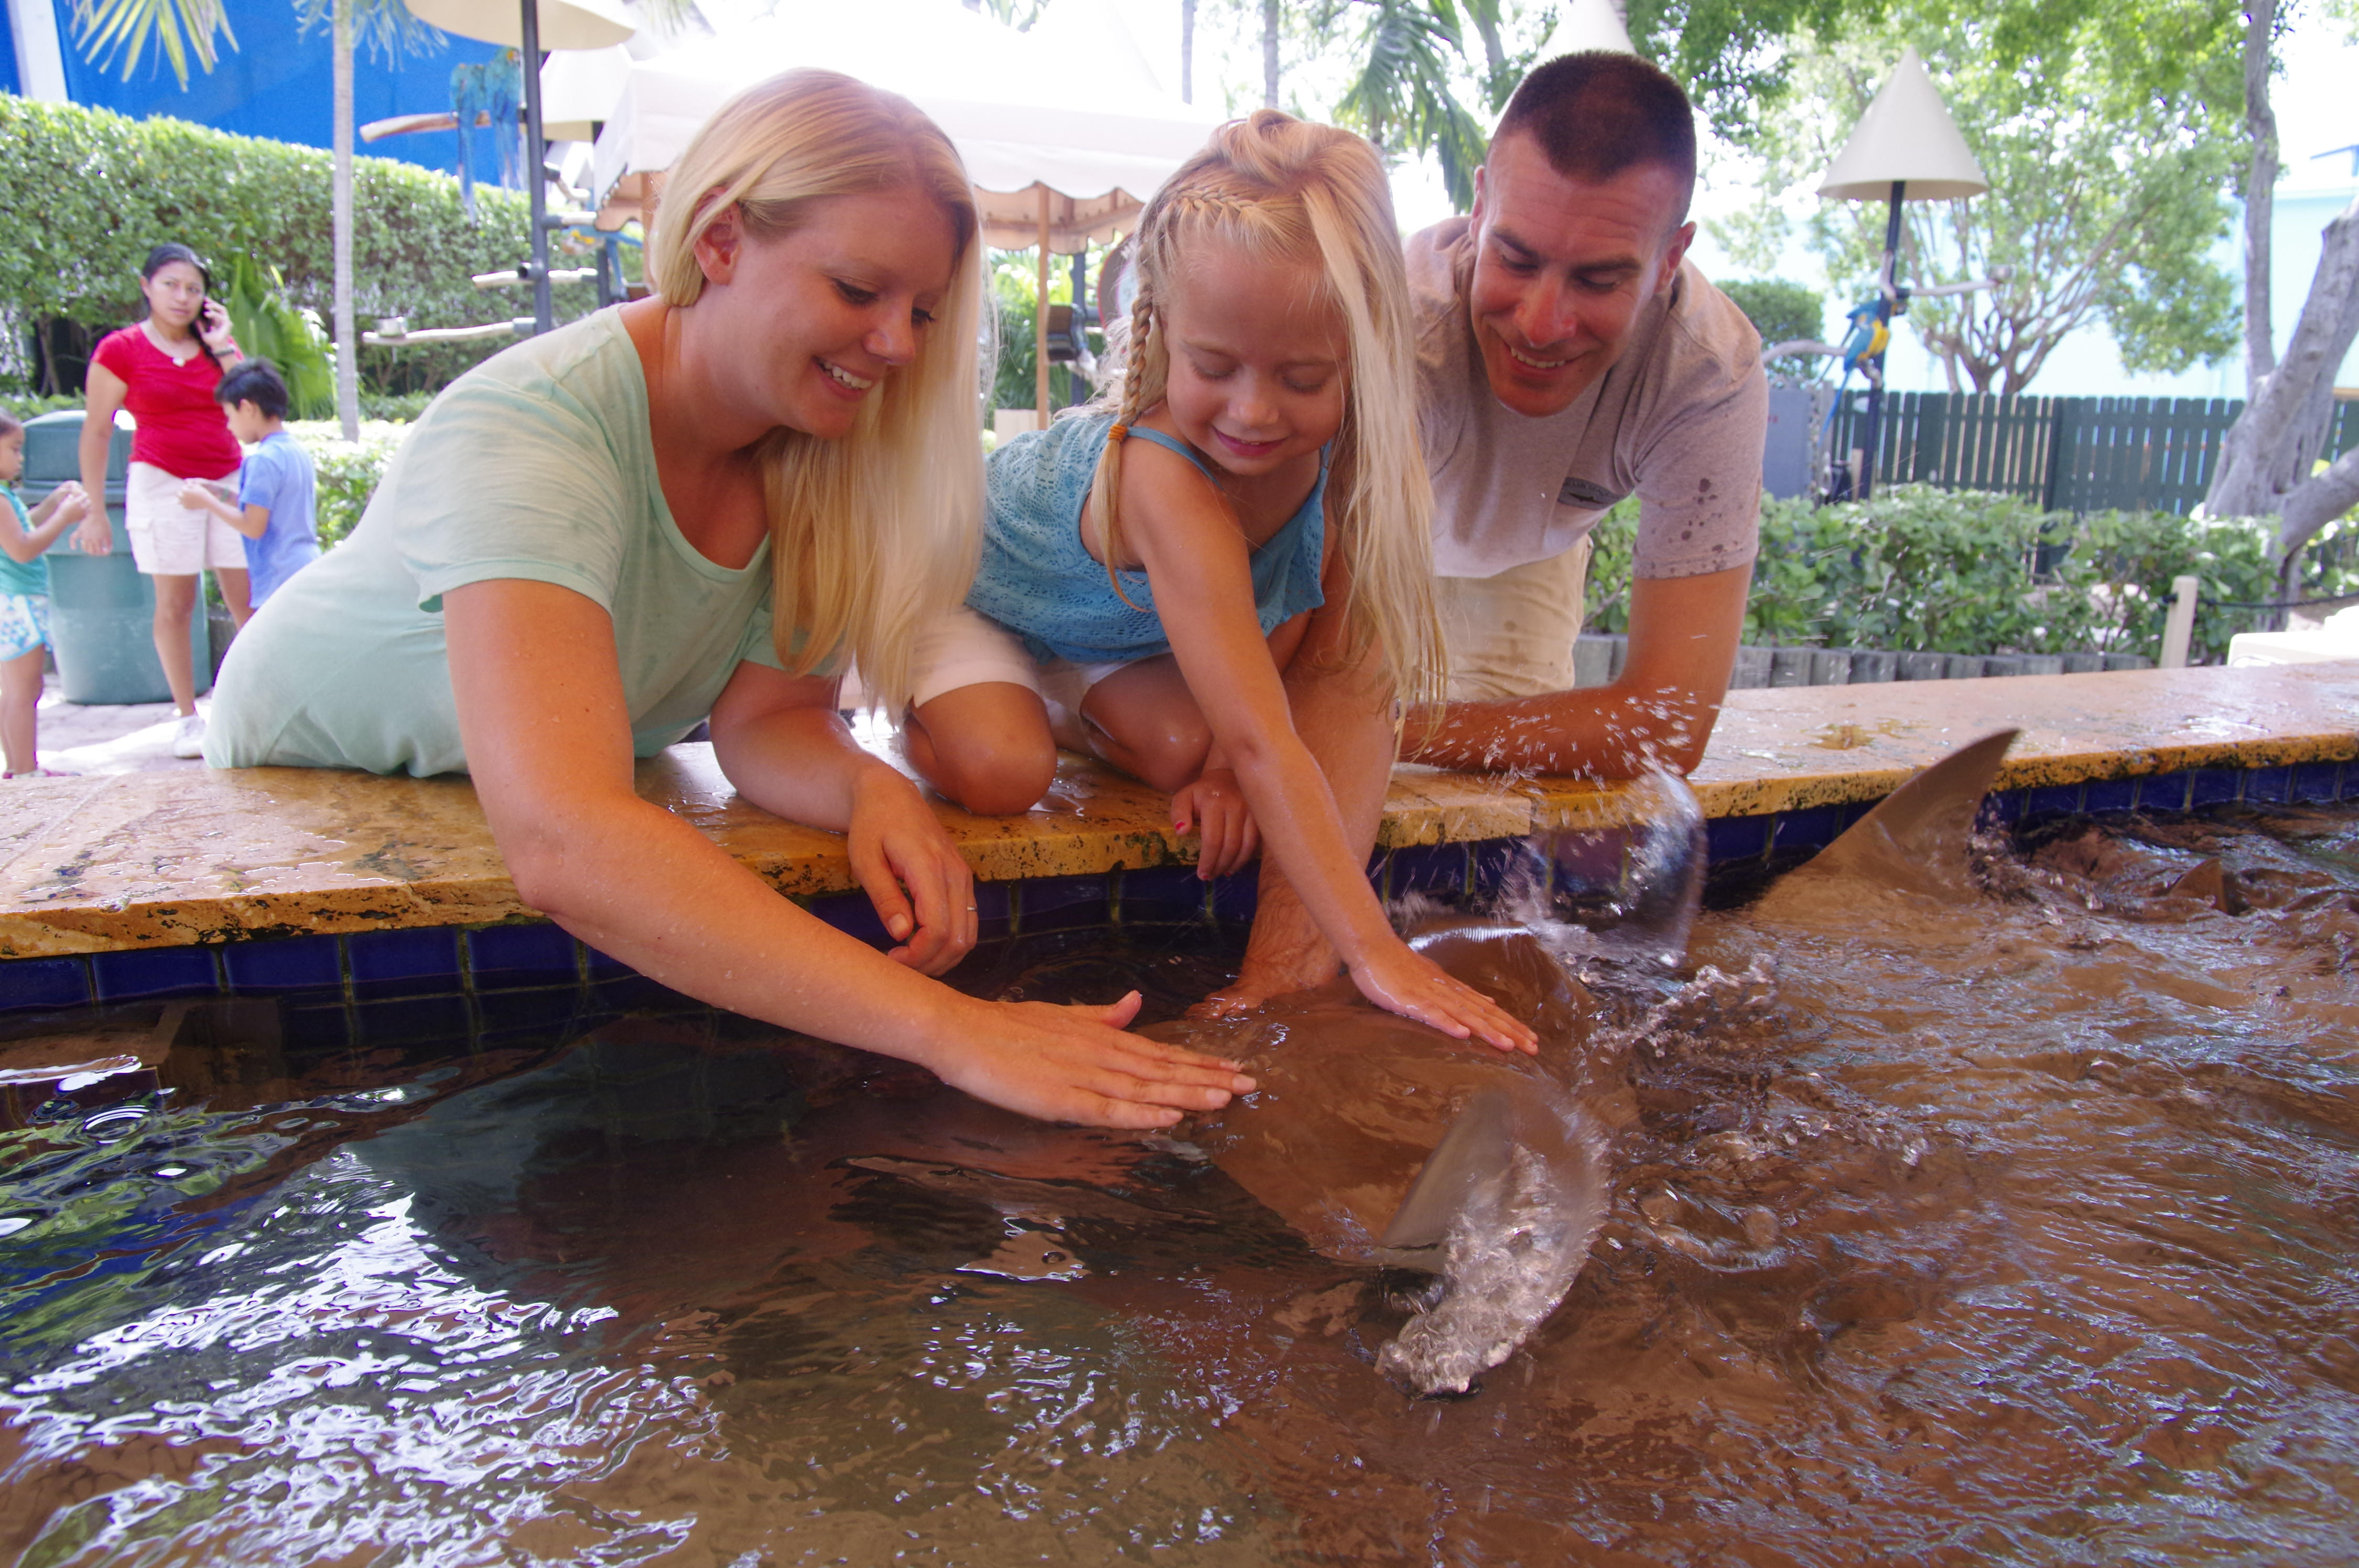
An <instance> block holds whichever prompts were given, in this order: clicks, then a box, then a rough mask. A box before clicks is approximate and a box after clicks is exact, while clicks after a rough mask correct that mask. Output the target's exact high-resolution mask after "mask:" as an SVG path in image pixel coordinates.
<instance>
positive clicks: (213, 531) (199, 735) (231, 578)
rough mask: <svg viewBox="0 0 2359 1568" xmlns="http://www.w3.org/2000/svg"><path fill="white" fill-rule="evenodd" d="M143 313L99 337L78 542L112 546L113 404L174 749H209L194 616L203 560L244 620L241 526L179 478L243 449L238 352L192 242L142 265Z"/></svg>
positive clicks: (225, 465)
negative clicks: (127, 450) (236, 384)
mask: <svg viewBox="0 0 2359 1568" xmlns="http://www.w3.org/2000/svg"><path fill="white" fill-rule="evenodd" d="M139 273H140V276H139V292H140V293H141V294H142V295H144V296H146V297H147V317H146V319H142V320H139V321H136V322H134V323H133V324H132V325H130V326H128V327H125V328H124V329H123V330H121V331H119V332H112V333H109V334H108V335H107V336H106V337H105V338H103V340H101V341H100V342H99V345H98V349H97V351H95V352H94V353H92V355H91V362H90V373H89V375H88V377H87V379H86V380H85V381H84V383H83V401H84V406H85V408H86V410H87V411H86V412H85V413H84V414H83V416H82V449H81V457H82V488H83V489H84V490H85V491H87V492H89V494H90V498H91V506H90V514H89V516H88V517H87V518H85V519H84V520H83V523H82V527H81V528H80V529H79V530H78V531H77V532H76V533H75V535H74V543H75V544H76V545H77V546H80V547H81V548H82V549H83V550H85V551H87V552H89V553H90V554H92V555H99V556H103V555H105V554H106V553H108V551H110V550H111V549H113V548H114V527H113V524H110V523H109V522H108V520H107V515H106V447H107V441H108V439H109V438H110V437H111V435H112V434H113V431H114V411H115V410H116V409H118V408H127V409H129V410H130V411H131V416H132V418H134V419H135V420H136V421H137V422H138V429H137V431H136V433H135V434H134V435H133V437H132V438H131V470H130V473H129V476H128V479H127V481H126V482H125V486H124V496H123V514H124V517H123V521H124V524H125V531H126V532H127V533H129V534H130V535H131V557H132V559H133V560H135V561H136V562H137V563H138V566H139V569H140V570H141V571H143V572H146V573H147V575H148V576H149V577H151V578H153V579H155V583H156V620H155V636H156V656H157V658H158V659H159V660H161V661H162V662H163V665H164V679H165V681H166V683H167V684H168V685H169V686H170V687H171V688H172V701H173V703H174V705H175V706H177V707H178V708H179V710H180V723H179V729H178V730H175V731H174V732H173V735H172V754H173V755H174V756H176V757H196V756H201V755H202V754H203V752H204V735H205V721H204V720H203V719H201V718H199V717H198V715H197V682H196V672H195V669H194V667H193V665H192V663H191V661H190V655H189V618H190V616H191V615H193V614H194V613H195V612H196V604H197V579H198V576H199V575H200V574H201V573H202V572H203V570H204V569H205V568H207V567H211V568H212V570H213V575H214V576H215V577H216V578H218V579H220V581H221V590H222V600H223V602H224V603H226V604H227V605H228V606H229V608H230V613H231V614H233V615H234V616H235V617H236V618H237V620H238V621H239V622H244V621H245V616H246V579H245V545H244V543H243V542H242V541H241V540H240V539H239V538H238V535H237V532H236V530H234V529H233V528H232V527H230V526H229V524H226V523H223V522H222V521H221V520H220V519H219V518H217V517H215V516H214V515H213V514H212V513H210V512H200V511H191V510H190V509H188V508H186V507H183V506H182V505H180V503H179V493H180V482H181V481H183V480H191V479H195V480H224V479H228V478H230V477H232V476H233V475H234V474H235V473H236V472H237V470H238V464H239V463H240V462H242V461H243V460H244V459H245V453H244V452H243V451H242V450H241V449H239V447H238V444H237V439H236V438H235V437H234V436H232V435H231V434H230V433H229V420H228V417H227V416H225V415H224V414H223V412H222V406H221V405H220V404H218V403H216V402H214V401H213V388H214V387H215V386H217V385H219V384H221V378H222V372H223V370H225V369H227V368H228V367H229V366H231V365H233V364H235V363H236V362H238V360H239V359H240V358H241V357H242V356H241V355H240V354H239V352H238V349H237V341H236V340H235V339H234V338H233V337H232V336H231V335H230V326H229V313H228V312H227V311H225V310H223V308H221V306H220V305H218V304H217V303H215V302H214V301H212V300H211V299H208V298H207V297H205V296H206V294H207V293H208V292H209V290H210V289H211V287H212V278H211V277H210V276H207V274H206V272H205V265H204V263H202V262H201V261H199V260H198V259H197V253H196V252H194V251H192V250H190V249H189V247H188V246H186V245H172V244H165V245H158V246H157V247H156V248H155V249H154V250H152V251H150V252H148V253H147V265H145V266H143V267H141V268H140V269H139Z"/></svg>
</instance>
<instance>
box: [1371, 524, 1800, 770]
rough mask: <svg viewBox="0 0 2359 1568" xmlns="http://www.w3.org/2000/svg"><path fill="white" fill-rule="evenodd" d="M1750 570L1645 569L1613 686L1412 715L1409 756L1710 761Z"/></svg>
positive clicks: (1463, 761)
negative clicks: (1684, 573) (1671, 573)
mask: <svg viewBox="0 0 2359 1568" xmlns="http://www.w3.org/2000/svg"><path fill="white" fill-rule="evenodd" d="M1752 580H1753V568H1751V567H1750V566H1744V567H1734V568H1730V569H1728V570H1726V571H1719V572H1709V573H1705V574H1703V575H1702V576H1699V577H1689V578H1665V579H1653V578H1642V579H1639V580H1638V581H1637V582H1636V583H1635V584H1633V585H1632V588H1631V593H1630V655H1629V658H1628V660H1627V661H1626V662H1625V665H1624V667H1623V671H1622V675H1621V677H1620V678H1619V679H1618V680H1616V681H1615V682H1614V684H1613V685H1611V686H1606V687H1583V688H1582V689H1580V690H1577V691H1550V692H1540V693H1537V694H1535V695H1533V696H1530V697H1509V698H1506V699H1505V700H1501V701H1495V702H1462V703H1451V704H1450V705H1449V707H1448V708H1446V709H1444V710H1443V711H1441V712H1440V714H1438V715H1437V714H1436V713H1435V712H1434V711H1433V710H1431V709H1427V708H1419V709H1416V710H1413V711H1412V712H1411V713H1410V714H1409V716H1408V726H1407V730H1406V732H1405V733H1404V735H1403V737H1402V754H1403V755H1405V756H1407V757H1408V758H1410V759H1411V760H1413V761H1416V762H1430V763H1432V764H1434V765H1435V766H1437V767H1444V768H1463V769H1468V770H1471V771H1475V772H1486V773H1505V772H1509V771H1512V770H1517V769H1533V770H1537V771H1538V772H1541V773H1577V774H1580V775H1582V777H1586V778H1606V779H1614V778H1630V777H1633V776H1635V775H1636V774H1637V773H1643V772H1644V771H1645V770H1646V769H1647V766H1648V765H1649V764H1651V763H1655V762H1660V763H1661V764H1662V765H1664V766H1666V767H1669V768H1671V769H1673V770H1675V771H1677V772H1679V773H1687V772H1689V771H1690V769H1692V768H1693V767H1694V766H1695V765H1696V763H1698V762H1701V761H1702V759H1703V752H1704V745H1705V743H1706V742H1707V741H1710V740H1711V738H1712V725H1713V724H1714V723H1715V722H1716V721H1717V720H1718V719H1719V718H1720V707H1721V700H1722V698H1723V697H1725V696H1726V695H1727V691H1728V676H1729V670H1730V668H1731V666H1732V665H1734V663H1735V661H1736V644H1737V642H1738V639H1739V638H1740V637H1741V636H1742V634H1743V633H1744V629H1745V592H1746V590H1747V589H1749V588H1750V587H1751V585H1752Z"/></svg>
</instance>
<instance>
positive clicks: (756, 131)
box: [647, 70, 983, 708]
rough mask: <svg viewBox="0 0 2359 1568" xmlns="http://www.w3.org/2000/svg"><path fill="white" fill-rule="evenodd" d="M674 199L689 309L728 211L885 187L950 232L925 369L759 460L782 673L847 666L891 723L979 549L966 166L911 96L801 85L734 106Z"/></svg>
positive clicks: (700, 136) (971, 214) (705, 134)
mask: <svg viewBox="0 0 2359 1568" xmlns="http://www.w3.org/2000/svg"><path fill="white" fill-rule="evenodd" d="M665 187H666V189H665V195H664V199H663V201H662V204H661V205H660V207H659V208H658V211H657V213H656V222H655V230H654V232H653V233H651V234H650V235H649V236H648V237H647V276H648V277H649V279H650V280H651V281H652V282H653V284H654V286H655V288H656V292H657V293H658V294H659V295H661V296H662V297H663V299H664V301H665V303H667V304H669V305H672V306H675V307H679V308H689V307H691V306H693V305H694V304H695V303H696V301H697V298H698V297H700V296H701V294H702V293H703V292H704V282H705V279H704V272H703V269H702V267H701V265H699V264H698V262H697V259H696V241H697V238H698V236H699V235H701V234H702V233H703V232H704V231H705V230H706V229H707V228H709V227H710V226H711V225H712V222H714V220H716V219H717V218H719V217H720V216H721V215H722V214H723V213H724V212H726V211H729V210H730V208H732V207H733V206H734V207H735V208H736V209H737V211H739V213H740V214H741V221H742V222H743V223H744V225H745V232H747V234H749V235H751V236H754V237H756V238H762V237H769V236H775V235H777V234H781V233H784V232H788V231H790V230H793V229H796V228H798V227H799V226H801V225H802V224H803V223H805V222H808V221H809V219H810V206H811V204H812V203H814V202H816V201H820V200H824V199H826V198H828V197H832V196H849V195H854V194H859V193H863V192H867V191H875V190H888V189H915V190H916V191H917V192H918V193H919V195H921V196H924V197H927V198H929V199H930V200H933V201H934V202H935V203H936V204H937V205H938V206H939V207H940V209H941V211H943V212H944V213H945V214H946V215H948V216H949V218H950V220H951V228H952V230H953V232H955V234H956V236H957V243H958V259H957V265H956V267H955V269H954V271H953V272H952V275H951V290H950V293H949V295H948V296H947V297H945V298H944V300H943V302H942V306H941V308H940V310H939V311H938V312H937V313H936V317H935V319H934V321H933V323H932V324H931V325H930V326H929V327H928V328H927V329H926V331H925V336H924V338H923V340H922V341H921V344H920V346H919V351H918V355H917V358H916V360H915V361H914V362H912V363H910V364H908V365H906V366H903V367H902V368H900V369H898V370H896V371H894V372H893V373H890V374H889V375H887V376H886V377H885V378H884V382H883V384H881V385H880V386H879V387H878V389H877V390H876V392H875V394H874V395H871V396H869V397H867V398H864V399H863V400H862V403H861V405H860V410H859V413H858V416H856V418H855V419H854V421H853V427H852V431H851V433H850V434H849V435H847V436H845V437H844V438H843V439H841V440H833V441H829V440H821V439H819V438H815V437H811V436H808V435H805V434H803V433H802V432H800V431H799V430H789V429H779V430H776V431H773V432H772V433H771V434H770V436H769V438H767V440H766V443H765V445H764V449H763V451H762V453H761V462H762V470H763V475H764V480H765V482H766V487H767V490H768V496H769V514H770V551H771V557H772V569H773V571H774V572H775V574H776V578H775V580H776V583H777V598H776V605H775V611H774V613H775V616H776V621H775V636H776V639H777V650H778V656H779V658H780V659H782V660H783V661H784V662H785V664H786V665H787V667H788V669H790V670H793V671H795V672H797V673H798V674H804V673H809V672H810V670H812V669H814V668H817V667H818V666H819V665H821V663H823V662H825V661H828V660H830V659H835V660H837V661H839V662H840V661H841V659H842V656H843V654H851V655H852V657H853V660H855V661H856V662H857V663H858V665H859V666H860V674H861V678H862V680H863V681H864V683H865V684H866V685H867V687H868V688H869V690H870V691H871V692H872V693H873V694H875V697H877V699H878V700H880V701H882V702H884V703H886V704H887V705H888V706H889V707H891V708H899V707H900V705H901V704H902V703H903V702H904V701H906V700H907V697H908V689H909V678H910V670H909V654H910V650H911V648H912V646H913V645H914V643H915V642H916V638H917V634H918V632H919V629H920V628H921V627H923V626H924V625H925V624H926V623H927V622H929V620H930V619H931V618H933V617H935V616H937V615H939V614H940V613H941V612H943V611H946V610H948V609H949V608H950V607H951V606H952V605H954V604H956V603H958V602H959V600H962V598H964V597H965V594H966V590H967V584H968V582H969V580H970V579H972V578H973V576H974V566H975V557H976V552H977V550H978V547H979V546H980V542H981V539H982V524H983V448H982V443H981V442H980V440H979V439H978V438H977V436H976V431H977V428H978V426H979V422H980V414H979V410H980V408H981V402H980V397H981V386H982V383H981V381H980V379H979V376H978V370H977V365H978V344H979V340H980V337H981V332H982V319H981V312H982V307H983V246H982V243H981V242H980V240H979V238H978V234H977V223H976V219H975V210H974V196H973V189H971V187H970V186H969V185H968V183H967V178H966V168H965V165H964V164H962V162H961V161H960V159H959V156H958V152H957V150H956V149H955V148H953V147H952V146H951V143H950V138H949V137H947V136H945V135H943V134H942V132H941V129H940V126H938V125H936V124H934V123H933V122H932V121H931V120H929V119H928V118H927V117H926V116H925V114H923V113H922V112H920V111H919V109H918V107H917V105H915V104H913V103H910V102H909V101H908V99H906V98H903V97H900V96H898V95H897V94H896V93H891V92H883V91H880V90H879V89H877V88H874V87H871V86H869V85H868V84H867V83H865V82H863V81H856V80H854V79H853V78H852V77H849V76H844V75H843V74H841V73H839V72H836V71H832V70H790V71H788V72H786V73H784V74H783V75H779V76H774V77H772V78H771V79H770V80H769V81H765V82H762V83H760V84H759V85H757V86H754V87H749V88H747V89H746V90H745V92H740V93H739V94H738V95H737V96H736V97H734V98H733V99H731V100H730V101H729V102H728V103H724V104H723V105H722V107H721V109H720V110H719V112H718V113H716V114H714V115H713V116H712V119H710V120H708V121H706V122H705V123H704V125H703V127H702V128H701V130H699V131H698V132H697V133H696V136H695V139H694V140H692V141H690V143H689V146H688V150H687V151H686V152H685V153H683V154H681V155H680V158H679V162H678V163H677V164H676V165H674V166H673V168H672V171H671V174H670V177H669V178H668V179H667V180H666V182H665Z"/></svg>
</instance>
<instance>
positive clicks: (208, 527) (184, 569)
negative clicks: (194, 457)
mask: <svg viewBox="0 0 2359 1568" xmlns="http://www.w3.org/2000/svg"><path fill="white" fill-rule="evenodd" d="M207 482H208V483H212V484H213V487H214V489H215V490H216V491H217V492H218V491H219V490H220V488H221V486H220V485H219V483H218V482H216V481H207ZM232 503H233V504H234V497H233V498H232ZM123 526H124V529H125V532H126V533H128V534H129V535H131V558H132V560H133V561H134V562H135V563H136V564H137V566H138V568H139V569H140V570H141V571H143V572H146V573H147V575H148V576H149V577H194V576H196V575H197V574H198V573H199V572H201V571H202V570H204V569H205V568H207V567H212V568H214V569H215V570H216V571H218V570H220V569H222V568H234V569H235V570H237V571H244V570H245V538H244V537H243V536H242V535H239V533H238V531H237V530H236V529H234V528H233V527H231V526H230V525H229V524H226V523H224V522H223V521H222V520H221V519H220V518H218V517H216V516H214V515H213V514H212V513H210V512H203V511H200V510H198V509H197V508H195V507H193V506H183V505H181V504H180V481H179V479H178V478H177V477H176V476H174V475H172V474H168V473H166V472H165V471H164V470H162V469H159V468H158V467H157V466H156V465H155V464H153V463H133V464H132V465H131V470H130V472H129V473H127V474H125V476H124V481H123Z"/></svg>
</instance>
